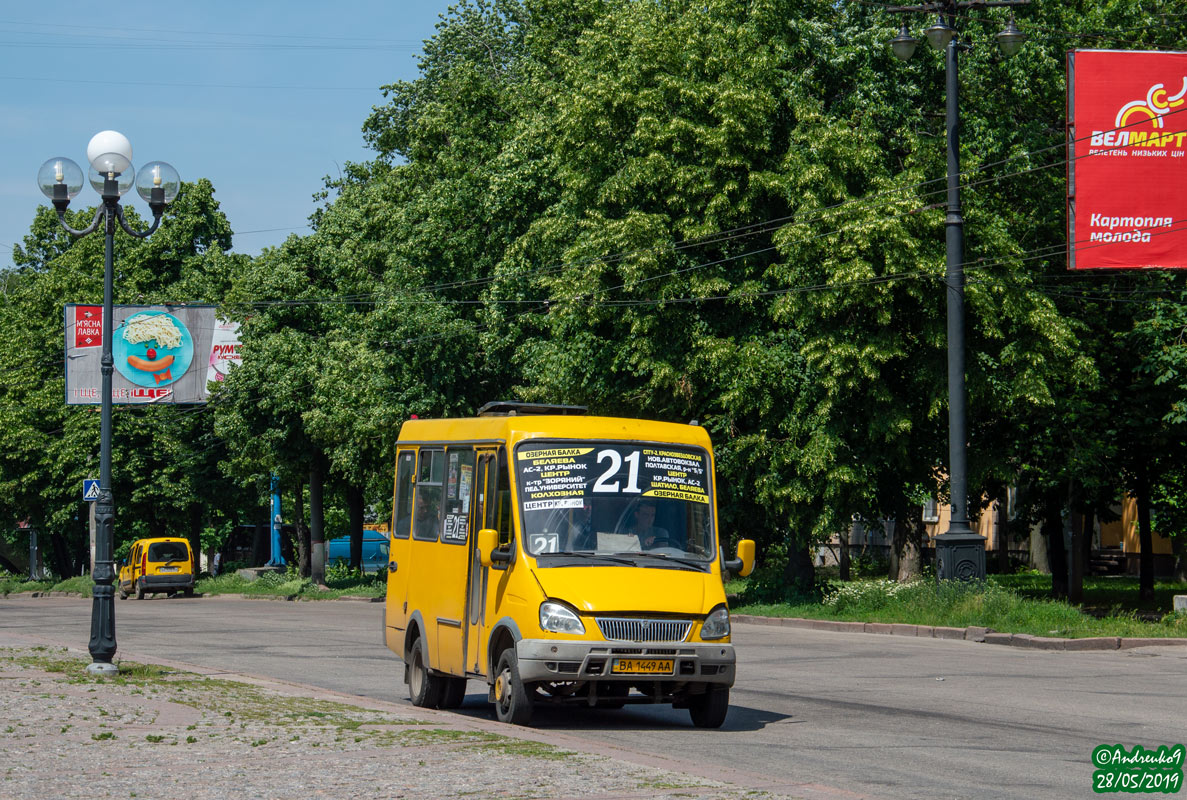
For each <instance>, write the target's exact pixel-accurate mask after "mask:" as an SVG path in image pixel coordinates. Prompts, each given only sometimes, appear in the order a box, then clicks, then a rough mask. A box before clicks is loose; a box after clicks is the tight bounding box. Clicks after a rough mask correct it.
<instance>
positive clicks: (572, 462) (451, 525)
mask: <svg viewBox="0 0 1187 800" xmlns="http://www.w3.org/2000/svg"><path fill="white" fill-rule="evenodd" d="M582 411H583V409H578V408H574V407H565V406H529V405H526V404H519V403H492V404H488V405H487V406H485V407H484V408H483V409H482V410H481V411H480V412H479V415H478V416H477V417H474V418H468V419H440V420H410V421H408V422H406V423H404V426H403V427H402V429H401V431H400V438H399V442H398V445H397V454H396V469H395V491H394V499H393V517H392V534H391V546H390V549H389V562H388V566H387V569H388V573H389V574H388V581H387V597H386V606H385V613H384V622H383V630H384V639H385V642H386V644H387V646H388V647H389V648H390V649H391V650H393V651H394V652H395V653H397V654H398V655H399V656H400V657H401V658H403V660H404V663H405V680H406V681H407V682H408V687H409V694H410V696H411V698H412V702H413V703H414V704H416V705H418V706H427V707H436V708H452V707H457V706H458V705H460V704H461V702H462V700H463V698H464V696H465V691H466V682H467V680H469V679H473V680H481V681H485V682H486V684H487V686H488V698H489V700H490V701H491V702H493V703H494V707H495V713H496V716H497V717H498V719H500V720H502V721H505V722H511V723H516V724H527V723H528V722H529V721H530V719H531V716H532V712H533V708H534V707H535V706H536V704H538V703H561V704H572V705H582V706H594V707H622V706H623V705H625V704H628V703H670V704H672V705H673V706H675V707H677V708H686V709H688V711H689V713H690V715H691V717H692V721H693V723H694V724H695V725H697V726H700V727H710V728H715V727H719V726H720V725H721V724H722V723H723V722H724V720H725V716H726V712H727V710H728V707H729V690H730V687H731V686H732V685H733V683H734V677H735V657H734V649H733V647H732V645H731V644H730V618H729V609H728V607H727V605H726V597H725V589H724V586H723V583H722V573H723V570H727V569H728V570H729V571H730V572H731V573H734V574H737V575H746V574H748V573H749V572H750V570H751V569H752V568H753V564H754V543H753V542H752V541H749V540H742V541H740V542H739V544H738V551H737V553H738V556H737V559H735V560H733V561H730V562H727V561H725V557H724V552H723V550H722V548H721V547H720V546H719V539H718V529H717V514H716V503H715V494H714V492H715V487H714V473H713V450H712V446H711V444H710V441H709V436H708V434H707V433H706V432H705V430H704V429H703V428H701V427H699V426H697V425H680V424H676V423H667V422H652V421H647V420H637V419H620V418H611V417H596V416H585V415H584V414H583V413H581V412H582Z"/></svg>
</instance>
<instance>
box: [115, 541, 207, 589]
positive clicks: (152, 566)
mask: <svg viewBox="0 0 1187 800" xmlns="http://www.w3.org/2000/svg"><path fill="white" fill-rule="evenodd" d="M118 588H119V593H120V599H121V600H127V599H128V595H130V594H132V593H133V592H135V593H136V599H137V600H143V599H144V596H145V595H146V594H157V593H159V592H167V593H168V594H169V596H170V597H172V596H173V595H175V594H177V593H178V592H185V596H186V597H192V596H193V594H194V556H193V553H192V552H191V550H190V543H189V541H188V540H186V539H181V538H175V537H161V538H157V539H138V540H136V541H135V542H133V543H132V550H131V552H130V553H129V555H128V560H127V561H125V562H124V563H123V564H121V565H120V574H119V587H118Z"/></svg>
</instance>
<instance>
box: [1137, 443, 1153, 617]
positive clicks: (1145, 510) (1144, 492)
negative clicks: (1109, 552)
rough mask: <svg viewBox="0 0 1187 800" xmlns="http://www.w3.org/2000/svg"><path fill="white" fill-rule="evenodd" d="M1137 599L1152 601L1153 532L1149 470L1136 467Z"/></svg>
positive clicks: (1142, 466) (1144, 466) (1145, 601)
mask: <svg viewBox="0 0 1187 800" xmlns="http://www.w3.org/2000/svg"><path fill="white" fill-rule="evenodd" d="M1137 484H1138V485H1137V502H1138V599H1139V600H1140V601H1141V602H1143V603H1147V602H1153V601H1154V534H1153V532H1152V531H1151V530H1150V471H1149V468H1148V467H1147V466H1146V464H1145V463H1144V462H1143V463H1142V465H1141V466H1140V467H1139V468H1138V481H1137Z"/></svg>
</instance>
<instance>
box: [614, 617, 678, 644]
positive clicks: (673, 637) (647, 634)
mask: <svg viewBox="0 0 1187 800" xmlns="http://www.w3.org/2000/svg"><path fill="white" fill-rule="evenodd" d="M597 621H598V628H599V629H600V630H601V631H602V636H604V637H605V638H606V640H607V641H610V642H682V641H684V640H685V638H687V637H688V634H689V631H690V630H692V622H691V621H689V620H686V619H621V618H615V617H598V618H597Z"/></svg>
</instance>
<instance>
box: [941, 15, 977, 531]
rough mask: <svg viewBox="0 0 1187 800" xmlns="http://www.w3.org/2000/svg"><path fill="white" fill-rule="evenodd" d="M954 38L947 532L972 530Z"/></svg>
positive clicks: (950, 62) (954, 47)
mask: <svg viewBox="0 0 1187 800" xmlns="http://www.w3.org/2000/svg"><path fill="white" fill-rule="evenodd" d="M957 53H958V40H957V39H956V38H955V37H954V38H953V39H952V41H951V42H949V43H948V52H947V69H946V73H947V82H948V89H947V101H948V102H947V106H948V108H947V113H946V121H947V129H948V137H947V138H948V215H947V217H946V219H945V229H944V230H945V237H946V241H947V261H948V264H947V272H946V275H945V281H944V282H945V284H946V286H947V296H948V462H949V469H950V475H949V478H950V480H951V484H950V490H949V494H950V497H951V499H950V502H951V505H952V518H951V521H950V523H949V525H948V533H972V529H971V528H970V527H969V513H968V454H967V442H968V422H967V416H966V415H967V395H966V392H965V386H964V217H963V216H962V214H961V208H960V110H959V98H958V94H957V93H958V88H957V87H958V76H957Z"/></svg>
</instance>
